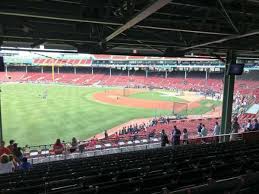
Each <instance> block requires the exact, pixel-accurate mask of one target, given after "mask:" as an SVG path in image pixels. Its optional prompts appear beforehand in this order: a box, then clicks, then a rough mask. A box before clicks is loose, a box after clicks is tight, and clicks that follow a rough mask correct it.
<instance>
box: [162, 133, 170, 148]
mask: <svg viewBox="0 0 259 194" xmlns="http://www.w3.org/2000/svg"><path fill="white" fill-rule="evenodd" d="M166 144H169V140H168V137H167V135H166V133H165V130H164V129H163V130H162V133H161V146H162V147H165V146H166Z"/></svg>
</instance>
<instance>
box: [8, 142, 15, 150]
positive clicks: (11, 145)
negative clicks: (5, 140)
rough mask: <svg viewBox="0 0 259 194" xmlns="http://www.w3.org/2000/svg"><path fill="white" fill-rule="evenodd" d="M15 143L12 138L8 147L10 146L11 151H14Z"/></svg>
mask: <svg viewBox="0 0 259 194" xmlns="http://www.w3.org/2000/svg"><path fill="white" fill-rule="evenodd" d="M13 144H14V140H10V141H9V145H8V146H7V148H8V149H9V150H10V151H11V152H13Z"/></svg>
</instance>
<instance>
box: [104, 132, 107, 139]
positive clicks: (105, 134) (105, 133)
mask: <svg viewBox="0 0 259 194" xmlns="http://www.w3.org/2000/svg"><path fill="white" fill-rule="evenodd" d="M104 138H105V139H108V133H107V130H105V131H104Z"/></svg>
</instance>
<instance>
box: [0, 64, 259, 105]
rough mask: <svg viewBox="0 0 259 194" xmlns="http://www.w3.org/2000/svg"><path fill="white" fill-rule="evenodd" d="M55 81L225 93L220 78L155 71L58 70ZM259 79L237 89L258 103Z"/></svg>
mask: <svg viewBox="0 0 259 194" xmlns="http://www.w3.org/2000/svg"><path fill="white" fill-rule="evenodd" d="M12 81H13V82H27V81H29V82H52V81H53V80H52V74H51V73H35V72H28V73H25V72H8V73H7V74H6V73H4V72H2V73H0V82H12ZM54 82H60V83H65V84H76V85H102V86H122V87H150V86H152V87H153V88H171V89H179V90H192V91H198V92H199V91H205V90H208V89H210V90H213V91H214V92H218V93H221V92H222V91H223V83H222V80H220V79H208V80H207V81H206V80H205V79H203V78H199V77H195V78H192V77H190V78H186V79H184V78H183V77H178V76H176V77H170V76H169V77H168V78H165V77H163V76H159V74H157V73H155V74H153V75H152V76H149V77H145V75H144V74H143V73H142V74H140V75H138V74H131V75H130V76H128V75H127V74H126V73H124V71H117V72H116V75H112V76H110V75H109V73H108V72H107V70H105V69H102V68H97V69H96V70H95V72H94V74H91V73H80V72H79V73H77V74H72V73H60V74H58V73H55V80H54ZM258 85H259V81H251V80H237V81H236V84H235V91H236V92H237V91H238V92H239V93H240V94H244V95H251V96H256V103H257V102H259V88H258Z"/></svg>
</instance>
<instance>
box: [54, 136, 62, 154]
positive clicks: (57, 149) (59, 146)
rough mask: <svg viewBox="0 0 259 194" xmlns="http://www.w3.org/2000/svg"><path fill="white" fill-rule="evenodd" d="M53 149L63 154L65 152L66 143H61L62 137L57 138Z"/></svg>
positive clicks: (56, 152)
mask: <svg viewBox="0 0 259 194" xmlns="http://www.w3.org/2000/svg"><path fill="white" fill-rule="evenodd" d="M53 150H54V153H55V154H62V153H63V152H64V145H63V144H62V143H61V141H60V139H57V141H56V143H55V144H54V145H53Z"/></svg>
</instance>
